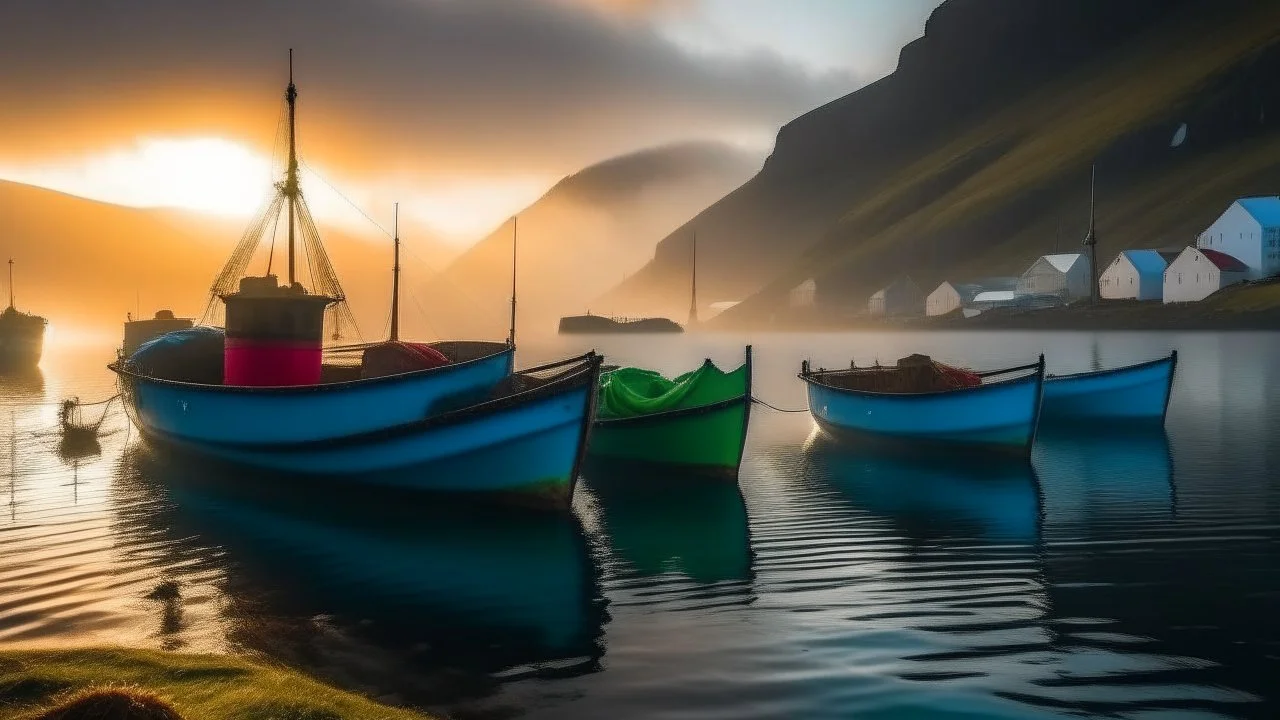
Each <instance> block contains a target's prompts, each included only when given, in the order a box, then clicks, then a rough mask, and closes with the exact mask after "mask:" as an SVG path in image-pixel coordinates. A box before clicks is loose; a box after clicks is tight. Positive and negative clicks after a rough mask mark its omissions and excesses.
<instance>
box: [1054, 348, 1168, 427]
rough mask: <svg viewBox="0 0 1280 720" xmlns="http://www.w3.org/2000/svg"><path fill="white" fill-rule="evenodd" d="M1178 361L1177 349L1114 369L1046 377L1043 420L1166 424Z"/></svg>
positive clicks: (1055, 421)
mask: <svg viewBox="0 0 1280 720" xmlns="http://www.w3.org/2000/svg"><path fill="white" fill-rule="evenodd" d="M1177 364H1178V354H1177V353H1176V352H1174V353H1171V354H1170V355H1169V357H1167V358H1161V359H1159V360H1153V361H1151V362H1146V363H1141V364H1138V365H1130V366H1128V367H1122V368H1116V369H1114V370H1102V371H1099V372H1086V373H1078V374H1075V375H1062V376H1057V377H1054V376H1049V377H1046V378H1045V381H1044V408H1043V411H1042V412H1043V418H1044V421H1045V422H1046V423H1050V422H1052V423H1058V422H1071V421H1081V420H1090V421H1098V420H1105V421H1114V422H1144V423H1155V424H1158V423H1163V422H1164V417H1165V413H1166V411H1167V410H1168V407H1169V395H1170V392H1171V391H1172V389H1173V376H1174V371H1175V369H1176V368H1177Z"/></svg>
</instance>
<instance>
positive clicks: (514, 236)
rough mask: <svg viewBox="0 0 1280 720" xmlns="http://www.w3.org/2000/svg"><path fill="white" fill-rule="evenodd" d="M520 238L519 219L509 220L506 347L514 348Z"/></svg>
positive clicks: (514, 217) (516, 217)
mask: <svg viewBox="0 0 1280 720" xmlns="http://www.w3.org/2000/svg"><path fill="white" fill-rule="evenodd" d="M519 237H520V217H519V216H518V215H517V216H513V217H512V218H511V332H510V333H509V334H508V335H507V345H510V346H511V347H515V346H516V245H517V243H518V242H519Z"/></svg>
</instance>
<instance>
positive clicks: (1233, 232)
mask: <svg viewBox="0 0 1280 720" xmlns="http://www.w3.org/2000/svg"><path fill="white" fill-rule="evenodd" d="M1196 247H1198V248H1201V249H1205V248H1208V249H1209V250H1217V251H1218V252H1223V253H1226V254H1228V255H1230V256H1231V257H1234V258H1236V259H1237V260H1239V261H1240V262H1242V263H1244V264H1245V265H1247V266H1248V267H1249V277H1250V279H1256V278H1262V277H1268V276H1270V275H1276V274H1280V197H1276V196H1264V197H1246V198H1240V199H1239V200H1236V201H1235V202H1233V203H1231V205H1230V206H1228V207H1227V209H1226V210H1225V211H1223V213H1222V215H1220V216H1218V219H1217V220H1214V221H1213V224H1212V225H1210V226H1209V227H1208V228H1206V229H1205V231H1204V232H1202V233H1200V236H1199V237H1197V238H1196Z"/></svg>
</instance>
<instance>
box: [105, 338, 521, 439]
mask: <svg viewBox="0 0 1280 720" xmlns="http://www.w3.org/2000/svg"><path fill="white" fill-rule="evenodd" d="M513 355H514V350H512V349H506V350H503V351H500V352H496V353H493V354H491V355H489V356H487V357H483V358H479V359H477V360H472V361H470V362H463V363H456V364H453V365H446V366H444V367H440V368H434V369H431V370H426V371H420V372H415V373H406V374H403V375H394V376H389V377H382V378H374V379H370V380H358V381H352V382H343V383H332V384H328V385H313V386H305V387H289V388H244V387H234V386H224V385H203V384H197V383H184V382H173V381H167V380H160V379H155V378H149V377H145V376H142V375H136V374H132V373H129V372H128V371H127V370H125V369H124V368H123V367H122V366H121V365H119V364H116V365H113V366H112V369H113V370H115V372H116V373H117V375H118V376H119V378H120V390H121V393H122V395H123V397H124V400H125V408H126V409H127V410H128V412H129V416H130V418H131V419H132V420H133V422H134V424H135V425H137V426H138V428H139V429H141V430H142V431H144V432H146V433H149V434H152V435H157V436H163V437H166V438H171V439H172V440H173V441H175V442H179V443H185V444H190V445H195V446H205V445H210V446H212V445H244V446H255V445H256V446H263V447H270V446H273V445H278V444H281V443H296V442H310V441H318V440H327V439H335V438H340V437H345V436H348V435H356V434H360V433H367V432H373V431H377V430H382V429H385V428H390V427H395V426H397V425H403V424H405V423H411V422H414V421H416V420H420V419H422V418H423V417H426V416H428V415H429V414H431V413H432V412H433V408H437V407H441V406H442V405H445V404H452V403H453V402H454V401H456V400H457V399H458V398H465V397H472V398H474V399H476V400H478V399H479V398H483V397H484V396H485V394H487V392H488V390H489V388H491V387H493V386H494V384H496V383H497V382H498V381H500V380H501V379H502V378H504V377H506V376H508V375H510V374H511V367H512V361H513V360H512V359H513Z"/></svg>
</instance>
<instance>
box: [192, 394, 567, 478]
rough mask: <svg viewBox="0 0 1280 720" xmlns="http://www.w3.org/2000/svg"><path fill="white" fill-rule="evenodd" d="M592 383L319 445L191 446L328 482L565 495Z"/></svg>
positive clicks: (225, 458)
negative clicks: (434, 422) (475, 413)
mask: <svg viewBox="0 0 1280 720" xmlns="http://www.w3.org/2000/svg"><path fill="white" fill-rule="evenodd" d="M588 394H589V390H586V389H583V390H578V391H576V392H573V393H568V394H565V395H561V396H557V397H553V398H548V399H546V400H542V401H538V402H536V403H532V404H529V405H525V406H521V407H518V408H513V409H511V410H509V411H506V412H503V413H500V414H495V415H492V416H485V417H477V418H475V419H473V420H464V421H461V422H458V423H456V424H453V423H450V424H443V425H439V426H437V427H431V428H424V429H422V430H420V431H416V432H404V433H401V432H388V433H387V434H386V436H384V437H381V438H379V437H369V438H364V439H361V440H359V441H356V440H352V441H345V440H339V441H334V442H330V443H324V444H321V445H316V446H310V445H308V446H306V447H276V448H258V447H252V448H250V447H243V446H239V447H238V446H226V445H221V446H220V445H205V446H198V447H197V446H192V445H189V444H183V446H184V447H185V448H186V449H188V450H191V451H199V452H202V453H203V454H206V455H209V456H212V457H214V458H216V459H218V460H222V461H225V462H230V463H234V464H238V465H245V466H250V467H253V468H256V469H259V470H266V471H272V472H278V473H284V474H288V475H298V476H304V477H308V478H315V479H318V480H321V481H328V482H332V481H334V480H337V479H341V480H342V481H344V482H353V481H354V482H359V483H361V484H370V485H377V486H382V487H388V488H400V489H407V490H423V491H432V492H448V493H503V494H507V493H509V494H511V495H513V496H516V495H534V496H540V497H544V498H546V499H547V500H549V501H551V502H561V501H567V499H568V496H569V495H570V494H571V492H572V488H573V484H574V474H575V471H576V468H577V465H578V460H579V457H580V455H581V452H580V451H581V444H582V440H583V423H585V422H589V417H588V404H589V402H590V398H589V397H588Z"/></svg>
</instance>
